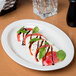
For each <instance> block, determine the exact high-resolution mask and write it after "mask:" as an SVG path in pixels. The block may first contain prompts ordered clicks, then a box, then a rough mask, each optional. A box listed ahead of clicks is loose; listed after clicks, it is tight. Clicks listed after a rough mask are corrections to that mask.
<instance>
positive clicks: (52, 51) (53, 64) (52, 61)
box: [51, 46, 54, 65]
mask: <svg viewBox="0 0 76 76" xmlns="http://www.w3.org/2000/svg"><path fill="white" fill-rule="evenodd" d="M51 54H52V65H54V60H53V47H52V46H51Z"/></svg>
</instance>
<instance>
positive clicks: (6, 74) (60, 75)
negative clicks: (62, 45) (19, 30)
mask: <svg viewBox="0 0 76 76" xmlns="http://www.w3.org/2000/svg"><path fill="white" fill-rule="evenodd" d="M58 3H59V7H58V14H57V15H54V16H52V17H49V18H46V19H44V20H43V19H41V18H40V17H39V16H37V15H35V14H34V13H33V9H32V0H21V1H19V4H18V7H17V9H16V10H15V11H13V12H11V13H9V14H7V15H5V16H1V17H0V76H24V75H25V76H26V75H28V76H31V75H32V76H46V75H47V76H71V75H74V76H75V75H76V56H75V57H74V59H73V61H72V63H71V64H70V65H68V66H67V67H65V68H63V69H60V70H57V71H49V72H39V71H35V70H31V69H28V68H25V67H23V66H21V65H19V64H17V63H16V62H14V61H13V60H12V59H11V58H10V57H9V56H8V55H7V54H6V53H5V51H4V50H3V48H2V45H1V34H2V32H3V30H4V29H5V28H6V27H7V25H8V24H10V23H12V22H14V21H16V20H20V19H36V20H42V21H46V22H49V23H52V24H54V25H55V26H57V27H58V28H60V29H61V30H63V31H64V32H65V33H66V34H67V35H68V36H69V37H70V38H71V40H72V42H73V44H74V47H75V51H76V28H71V27H69V26H68V25H67V23H66V14H67V10H68V0H59V2H58Z"/></svg>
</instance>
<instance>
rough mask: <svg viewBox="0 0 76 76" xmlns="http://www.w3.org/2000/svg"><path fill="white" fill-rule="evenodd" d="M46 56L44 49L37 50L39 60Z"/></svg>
mask: <svg viewBox="0 0 76 76" xmlns="http://www.w3.org/2000/svg"><path fill="white" fill-rule="evenodd" d="M45 54H46V50H45V47H43V48H40V49H39V59H42V58H43V57H44V56H45Z"/></svg>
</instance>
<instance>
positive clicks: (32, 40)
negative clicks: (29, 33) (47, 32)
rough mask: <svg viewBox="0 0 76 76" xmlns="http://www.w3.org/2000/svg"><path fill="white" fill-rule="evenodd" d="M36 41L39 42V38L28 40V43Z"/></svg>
mask: <svg viewBox="0 0 76 76" xmlns="http://www.w3.org/2000/svg"><path fill="white" fill-rule="evenodd" d="M38 40H40V39H39V38H33V39H31V40H30V43H31V42H34V41H38Z"/></svg>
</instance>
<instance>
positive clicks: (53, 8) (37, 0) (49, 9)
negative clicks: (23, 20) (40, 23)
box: [33, 0, 58, 19]
mask: <svg viewBox="0 0 76 76" xmlns="http://www.w3.org/2000/svg"><path fill="white" fill-rule="evenodd" d="M57 7H58V0H33V12H34V13H35V14H37V15H38V16H40V17H41V18H42V19H45V18H46V17H50V16H52V15H55V14H57V11H58V9H57Z"/></svg>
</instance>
